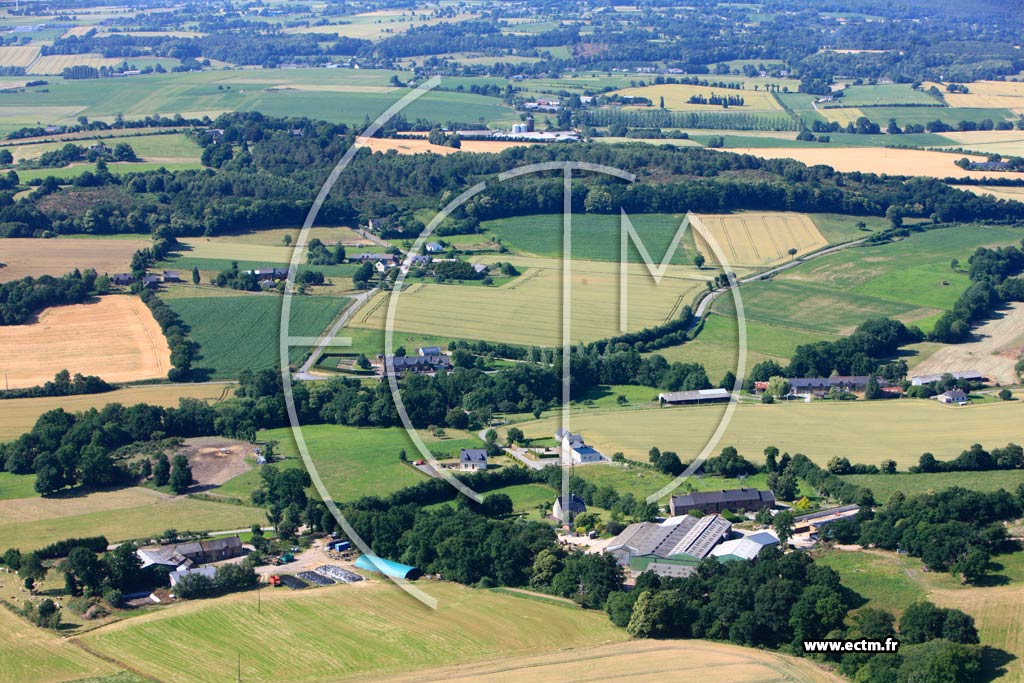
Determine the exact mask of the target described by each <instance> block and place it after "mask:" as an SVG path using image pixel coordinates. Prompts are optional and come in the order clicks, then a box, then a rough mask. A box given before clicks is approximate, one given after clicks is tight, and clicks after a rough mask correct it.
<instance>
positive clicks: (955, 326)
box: [930, 243, 1024, 344]
mask: <svg viewBox="0 0 1024 683" xmlns="http://www.w3.org/2000/svg"><path fill="white" fill-rule="evenodd" d="M1022 246H1024V243H1022ZM967 263H968V270H967V275H968V277H970V279H971V285H970V286H969V287H968V288H967V289H965V290H964V292H963V294H961V295H960V297H959V298H958V299H957V301H956V303H955V304H954V305H953V310H951V311H947V312H946V313H944V314H943V315H942V317H941V318H939V319H938V320H937V321H936V322H935V327H934V328H933V329H932V333H931V335H930V337H931V339H934V340H935V341H939V342H945V343H948V344H955V343H958V342H964V341H967V340H968V339H970V337H971V325H972V324H974V323H976V322H978V321H979V320H981V319H983V318H985V317H988V316H989V315H990V314H991V313H992V311H993V310H994V309H996V308H997V307H999V306H1000V305H1001V304H1003V303H1004V302H1007V301H1024V279H1022V278H1019V277H1012V276H1014V275H1019V274H1020V273H1021V271H1024V249H1021V248H1018V247H1017V246H1008V247H997V248H992V249H989V248H987V247H978V248H977V249H976V250H975V251H974V253H973V254H971V256H970V258H969V259H968V261H967ZM950 265H951V266H954V267H956V268H959V263H958V262H957V261H956V259H954V260H953V262H951V264H950Z"/></svg>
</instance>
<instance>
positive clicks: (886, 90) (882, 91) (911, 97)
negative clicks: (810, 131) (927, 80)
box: [819, 83, 941, 117]
mask: <svg viewBox="0 0 1024 683" xmlns="http://www.w3.org/2000/svg"><path fill="white" fill-rule="evenodd" d="M926 90H928V86H927V84H926V85H924V86H922V88H921V89H920V90H914V89H913V88H911V87H910V85H909V84H906V83H888V84H879V85H849V86H847V87H846V88H844V89H843V96H842V97H839V98H837V99H836V100H835V102H830V103H826V104H824V105H819V106H821V107H823V108H826V109H829V108H832V107H836V106H839V107H862V106H868V107H875V106H879V105H884V104H891V105H911V104H919V105H922V106H928V105H931V106H937V105H940V104H941V102H939V101H938V100H937V99H935V98H934V97H932V96H931V95H929V94H928V93H927V92H925V91H926ZM868 116H869V117H870V114H868Z"/></svg>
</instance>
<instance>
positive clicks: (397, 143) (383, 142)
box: [360, 138, 538, 154]
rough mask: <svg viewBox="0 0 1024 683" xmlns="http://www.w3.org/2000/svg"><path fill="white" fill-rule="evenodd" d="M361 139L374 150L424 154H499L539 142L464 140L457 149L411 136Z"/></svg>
mask: <svg viewBox="0 0 1024 683" xmlns="http://www.w3.org/2000/svg"><path fill="white" fill-rule="evenodd" d="M360 141H361V142H362V143H363V145H364V146H365V147H369V148H370V149H371V150H373V151H374V152H388V151H391V150H395V151H396V152H398V153H399V154H422V153H424V152H433V153H434V154H454V153H455V152H481V153H485V154H497V153H498V152H503V151H505V150H506V149H509V148H510V147H523V146H526V145H535V144H538V143H535V142H516V141H513V140H463V141H462V147H460V148H459V149H455V148H454V147H444V146H442V145H432V144H430V143H429V142H427V141H426V140H416V139H410V138H402V139H401V140H396V139H392V138H360Z"/></svg>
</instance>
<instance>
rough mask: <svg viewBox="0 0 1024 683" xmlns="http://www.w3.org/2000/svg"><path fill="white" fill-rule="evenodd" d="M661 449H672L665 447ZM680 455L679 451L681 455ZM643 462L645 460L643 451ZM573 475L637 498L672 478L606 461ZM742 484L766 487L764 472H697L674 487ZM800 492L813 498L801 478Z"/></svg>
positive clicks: (759, 459) (710, 488) (757, 458)
mask: <svg viewBox="0 0 1024 683" xmlns="http://www.w3.org/2000/svg"><path fill="white" fill-rule="evenodd" d="M659 447H660V448H662V450H672V449H671V448H669V447H667V446H665V447H661V446H659ZM746 455H747V458H748V459H749V460H751V461H752V462H754V463H756V464H761V463H762V462H763V461H764V458H763V457H762V456H761V455H760V453H756V454H755V453H748V454H746ZM680 456H681V454H680ZM643 461H644V462H646V461H647V457H646V454H645V456H644V458H643ZM575 474H576V476H578V477H582V478H583V479H586V480H587V481H589V482H591V483H593V484H595V485H596V486H611V487H612V488H613V489H615V490H616V491H618V492H619V495H626V494H627V493H631V494H633V495H634V496H635V497H636V498H638V499H643V498H646V497H647V496H649V495H650V494H652V493H654V492H655V491H657V490H659V489H660V488H661V487H662V486H664V485H665V484H667V483H669V482H670V481H672V477H670V476H669V475H667V474H664V473H662V472H658V471H657V470H649V469H646V468H642V467H634V466H629V465H620V464H618V463H609V464H607V465H588V466H587V467H579V468H577V469H576V471H575ZM741 486H747V487H754V488H760V489H764V488H767V487H768V475H767V474H755V475H753V476H749V477H745V478H743V479H742V480H741V479H730V478H726V477H712V476H705V475H703V474H697V475H695V476H693V477H691V478H689V479H687V480H686V481H685V482H683V484H682V485H681V486H680V487H679V488H678V489H677V490H676V492H675V493H676V495H680V494H683V493H686V492H689V491H721V490H723V489H733V488H739V487H741ZM799 486H800V488H799V492H800V495H806V496H807V497H808V498H815V497H816V495H817V494H816V493H815V491H814V489H813V488H811V487H810V486H808V485H807V484H806V483H804V481H803V480H800V483H799Z"/></svg>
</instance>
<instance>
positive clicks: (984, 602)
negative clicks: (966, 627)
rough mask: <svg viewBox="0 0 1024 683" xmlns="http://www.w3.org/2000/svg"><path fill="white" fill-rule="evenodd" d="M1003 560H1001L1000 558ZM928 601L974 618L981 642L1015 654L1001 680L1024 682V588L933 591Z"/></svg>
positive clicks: (997, 559) (1012, 586) (993, 587)
mask: <svg viewBox="0 0 1024 683" xmlns="http://www.w3.org/2000/svg"><path fill="white" fill-rule="evenodd" d="M996 561H997V562H998V561H999V558H996ZM928 599H929V600H931V601H932V602H934V603H935V604H936V605H938V606H939V607H947V608H948V607H952V608H954V609H958V610H962V611H964V612H966V613H967V614H970V615H971V616H972V617H974V619H975V622H976V623H977V625H978V635H979V636H980V637H981V642H982V643H984V644H985V645H989V646H991V647H996V648H999V649H1001V650H1005V651H1006V652H1009V653H1010V654H1012V655H1014V657H1013V658H1012V660H1011V661H1010V662H1008V663H1007V664H1006V673H1005V674H1003V675H1002V676H999V679H1002V680H1007V681H1020V680H1024V660H1022V659H1021V657H1020V653H1022V652H1024V586H1021V585H1020V584H1019V583H1013V584H1011V585H1008V586H988V587H985V588H969V589H966V590H963V589H947V590H933V591H931V592H930V593H929V594H928Z"/></svg>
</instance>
